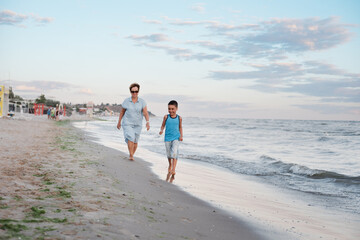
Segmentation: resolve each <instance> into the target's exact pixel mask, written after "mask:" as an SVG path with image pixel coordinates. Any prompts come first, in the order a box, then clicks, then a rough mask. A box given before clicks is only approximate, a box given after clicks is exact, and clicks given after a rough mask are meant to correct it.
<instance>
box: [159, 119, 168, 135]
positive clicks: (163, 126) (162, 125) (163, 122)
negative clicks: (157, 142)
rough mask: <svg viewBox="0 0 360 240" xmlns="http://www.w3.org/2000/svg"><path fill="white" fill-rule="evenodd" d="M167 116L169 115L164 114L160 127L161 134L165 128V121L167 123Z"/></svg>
mask: <svg viewBox="0 0 360 240" xmlns="http://www.w3.org/2000/svg"><path fill="white" fill-rule="evenodd" d="M166 118H167V115H165V116H164V119H163V121H162V124H161V127H160V132H159V134H160V135H161V134H162V133H163V131H164V128H165V123H166Z"/></svg>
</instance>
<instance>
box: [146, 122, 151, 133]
mask: <svg viewBox="0 0 360 240" xmlns="http://www.w3.org/2000/svg"><path fill="white" fill-rule="evenodd" d="M146 129H147V130H148V131H149V129H150V123H149V121H147V122H146Z"/></svg>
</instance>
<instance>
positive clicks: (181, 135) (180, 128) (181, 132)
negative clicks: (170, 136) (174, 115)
mask: <svg viewBox="0 0 360 240" xmlns="http://www.w3.org/2000/svg"><path fill="white" fill-rule="evenodd" d="M179 130H180V141H182V140H183V128H182V117H180V118H179Z"/></svg>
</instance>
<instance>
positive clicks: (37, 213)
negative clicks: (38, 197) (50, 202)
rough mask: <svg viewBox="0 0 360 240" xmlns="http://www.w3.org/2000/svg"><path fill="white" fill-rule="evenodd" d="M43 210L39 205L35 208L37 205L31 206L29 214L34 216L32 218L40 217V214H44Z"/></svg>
mask: <svg viewBox="0 0 360 240" xmlns="http://www.w3.org/2000/svg"><path fill="white" fill-rule="evenodd" d="M45 213H46V212H45V210H44V209H43V208H42V207H40V208H37V207H32V208H31V212H30V216H31V217H34V218H40V217H41V215H43V214H45Z"/></svg>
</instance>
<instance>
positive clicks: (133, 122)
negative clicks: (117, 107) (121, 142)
mask: <svg viewBox="0 0 360 240" xmlns="http://www.w3.org/2000/svg"><path fill="white" fill-rule="evenodd" d="M129 89H130V93H131V97H129V98H126V99H125V100H124V102H123V103H122V109H121V112H120V116H119V121H118V124H117V128H118V129H120V128H121V125H122V127H123V130H124V138H125V142H126V143H127V145H128V149H129V160H131V161H133V160H134V154H135V151H136V149H137V146H138V141H139V138H140V133H141V129H142V120H143V117H145V119H146V129H147V130H148V131H149V129H150V122H149V113H148V110H147V106H146V102H145V101H144V100H143V99H142V98H139V90H140V85H139V84H137V83H133V84H131V85H130V87H129Z"/></svg>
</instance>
